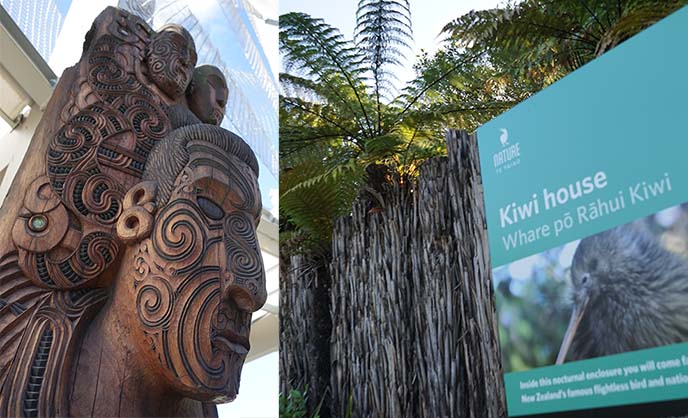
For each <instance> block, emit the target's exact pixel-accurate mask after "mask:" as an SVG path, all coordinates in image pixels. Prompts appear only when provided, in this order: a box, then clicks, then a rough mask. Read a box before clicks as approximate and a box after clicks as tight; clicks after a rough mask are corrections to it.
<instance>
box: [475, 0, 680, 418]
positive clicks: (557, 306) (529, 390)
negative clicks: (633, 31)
mask: <svg viewBox="0 0 688 418" xmlns="http://www.w3.org/2000/svg"><path fill="white" fill-rule="evenodd" d="M687 45H688V7H684V8H683V9H681V10H679V11H678V12H676V13H674V14H672V15H671V16H669V17H667V18H665V19H664V20H662V21H660V22H658V23H657V24H655V25H653V26H652V27H650V28H649V29H647V30H645V31H643V32H641V33H640V34H638V35H636V36H635V37H633V38H631V39H629V40H627V41H626V42H624V43H623V44H621V45H619V46H618V47H616V48H614V49H613V50H611V51H610V52H608V53H606V54H605V55H603V56H601V57H600V58H598V59H596V60H594V61H592V62H591V63H589V64H587V65H585V66H584V67H582V68H580V69H579V70H577V71H575V72H574V73H572V74H570V75H569V76H567V77H565V78H564V79H562V80H560V81H558V82H557V83H555V84H553V85H552V86H550V87H548V88H547V89H545V90H543V91H542V92H540V93H538V94H536V95H534V96H533V97H531V98H529V99H528V100H526V101H524V102H522V103H521V104H519V105H517V106H515V107H514V108H513V109H511V110H509V111H508V112H506V113H504V114H503V115H501V116H499V117H497V118H495V119H493V120H492V121H490V122H488V123H486V124H485V125H484V126H482V127H481V128H480V129H478V143H479V147H480V163H481V169H482V176H483V184H484V191H485V193H484V196H485V207H486V214H487V226H488V236H489V244H490V254H491V259H492V267H493V270H494V281H495V283H494V285H495V294H496V300H497V309H498V316H499V320H500V342H501V345H502V355H503V359H504V364H505V371H506V374H505V385H506V391H507V401H508V409H509V415H510V416H523V415H531V414H542V413H551V412H560V411H571V410H582V409H592V408H603V407H611V406H615V405H625V404H637V403H647V402H660V401H667V400H673V399H680V398H688V344H686V343H682V342H683V341H688V334H687V333H688V323H687V322H683V323H682V325H681V318H683V321H688V314H685V313H684V314H683V316H681V314H680V313H678V310H679V309H683V307H686V308H688V303H686V302H685V301H686V298H688V285H687V286H686V287H685V292H686V293H685V294H683V295H681V294H680V290H679V289H680V288H681V287H676V288H671V290H670V291H669V289H668V288H667V291H661V288H662V287H663V286H664V283H665V282H666V283H667V286H678V285H675V283H677V281H680V280H685V281H686V283H688V268H687V269H686V270H685V271H686V274H685V275H684V276H683V277H684V278H681V271H683V270H682V269H683V268H684V265H683V264H682V263H685V266H688V204H686V203H687V202H688V104H687V101H688V46H687ZM632 251H637V253H632ZM653 257H654V258H653ZM633 260H636V261H637V260H643V261H642V262H640V261H637V262H638V265H637V266H636V265H635V264H634V263H635V262H636V261H633ZM667 260H670V261H667ZM674 263H675V264H674ZM650 266H651V268H650ZM666 266H671V267H666ZM644 269H647V271H644ZM664 269H666V270H667V271H666V272H664ZM669 277H672V278H673V279H669ZM653 292H654V293H653ZM640 293H643V295H641V294H640ZM667 294H669V295H668V296H667ZM643 298H644V299H643ZM662 298H670V299H671V300H670V301H667V300H664V299H662ZM682 301H683V302H682ZM652 304H657V307H652V306H649V305H652ZM640 305H643V306H644V305H648V306H644V307H643V309H646V311H642V310H640V311H642V312H643V315H645V317H648V315H652V314H656V318H658V319H657V321H659V322H658V324H657V325H656V326H655V328H662V329H663V330H662V331H660V330H658V329H655V330H654V331H653V332H655V333H656V334H657V335H650V332H651V331H652V330H648V329H649V327H648V326H647V325H646V324H642V322H643V321H641V320H639V319H638V318H639V317H640V316H639V315H640V314H637V312H636V311H638V309H637V307H638V306H640ZM612 306H613V308H611V307H612ZM661 306H670V307H672V308H674V309H673V310H672V308H667V309H663V308H661ZM650 309H656V312H651V311H649V310H650ZM538 312H540V313H541V314H540V315H538V314H537V313H538ZM648 312H649V314H648ZM577 315H578V316H577ZM653 318H654V316H653ZM681 326H682V327H683V329H682V330H681ZM643 327H644V328H643ZM672 327H673V328H672ZM581 329H583V330H584V331H585V332H583V331H581ZM576 332H577V333H576ZM605 332H606V333H607V334H604V333H605ZM662 332H663V333H664V334H662ZM605 335H606V337H605V338H603V336H605ZM595 338H598V339H600V341H596V340H594V339H595ZM586 339H587V340H586ZM650 341H654V343H650ZM555 363H559V364H558V365H555ZM548 382H549V383H548ZM687 413H688V411H687Z"/></svg>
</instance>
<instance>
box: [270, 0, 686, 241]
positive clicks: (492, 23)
mask: <svg viewBox="0 0 688 418" xmlns="http://www.w3.org/2000/svg"><path fill="white" fill-rule="evenodd" d="M687 3H688V0H595V1H593V0H575V1H574V0H572V1H552V0H523V1H520V2H515V1H512V2H510V3H508V4H506V5H505V6H503V7H498V8H494V9H491V10H482V11H472V12H470V13H467V14H465V15H463V16H460V17H458V18H456V19H454V20H453V21H451V22H449V23H448V24H447V25H446V26H445V28H444V29H443V33H444V34H445V36H446V39H445V40H444V45H443V47H442V48H441V49H440V50H439V51H438V52H437V53H436V54H434V55H432V56H431V55H428V54H426V53H424V54H422V55H421V56H420V57H418V60H417V61H416V63H415V67H414V68H415V71H416V74H417V77H416V79H415V80H413V81H412V82H410V83H409V84H408V85H407V86H405V87H404V88H403V89H402V90H401V91H400V92H399V93H398V94H395V89H394V81H395V79H394V76H393V69H394V67H395V66H397V65H399V64H401V63H402V62H403V60H404V58H405V57H404V53H405V51H407V50H408V45H409V43H410V40H411V33H412V32H411V19H410V11H409V2H408V0H360V1H359V3H358V11H357V15H356V16H357V21H356V30H355V34H356V35H355V40H347V39H345V38H344V37H343V36H342V35H341V33H340V32H339V31H338V30H337V29H336V28H334V27H332V26H330V25H328V24H327V23H325V22H324V21H323V20H322V19H316V18H313V17H311V16H308V15H307V14H303V13H289V14H286V15H283V16H281V17H280V36H279V39H280V53H281V55H282V62H283V65H284V69H285V72H284V73H283V74H281V75H280V81H281V86H282V92H281V93H282V94H281V96H280V164H281V171H280V193H281V195H280V220H281V222H282V225H281V228H280V230H281V231H282V236H281V239H282V244H283V248H284V249H285V254H291V253H293V252H294V251H311V252H312V251H313V250H314V249H316V250H318V251H321V250H322V252H324V253H326V252H327V248H329V242H330V238H331V231H332V227H333V222H334V220H335V219H336V218H338V217H340V216H343V215H346V214H347V213H348V212H349V210H350V207H351V203H352V201H353V199H354V198H355V197H356V196H357V194H358V192H359V190H361V189H362V188H363V186H364V185H365V183H366V181H367V180H366V167H367V166H369V165H370V164H385V165H389V166H391V167H393V168H396V170H397V171H399V172H401V173H403V174H411V175H413V174H414V173H415V172H416V169H417V167H418V165H419V163H420V162H422V161H424V160H425V159H427V158H430V157H433V156H437V155H444V154H445V153H446V148H445V144H444V132H445V130H446V129H447V128H449V127H451V128H457V129H465V130H469V131H472V130H475V129H476V128H477V127H478V126H480V125H481V124H483V123H485V122H487V121H488V120H490V119H492V118H493V117H495V116H497V115H498V114H500V113H502V112H504V111H506V110H508V109H509V108H511V107H512V106H514V105H515V104H517V103H519V102H520V101H522V100H524V99H526V98H527V97H529V96H531V95H532V94H534V93H536V92H538V91H540V90H541V89H542V88H544V87H546V86H547V85H549V84H551V83H552V82H554V81H556V80H558V79H559V78H561V77H563V76H564V75H566V74H568V73H569V72H571V71H573V70H575V69H576V68H579V67H580V66H582V65H584V64H585V63H587V62H589V61H590V60H592V59H594V58H595V57H598V56H600V55H601V54H603V53H605V52H607V51H609V50H610V49H611V48H613V47H614V46H616V45H618V44H619V43H621V42H623V41H624V40H626V39H627V38H629V37H630V36H632V35H634V34H636V33H637V32H639V31H641V30H643V29H645V28H647V27H648V26H650V25H652V24H653V23H655V22H656V21H658V20H660V19H661V18H663V17H665V16H666V15H668V14H670V13H671V12H673V11H675V10H676V9H678V8H679V7H681V6H682V5H685V4H687Z"/></svg>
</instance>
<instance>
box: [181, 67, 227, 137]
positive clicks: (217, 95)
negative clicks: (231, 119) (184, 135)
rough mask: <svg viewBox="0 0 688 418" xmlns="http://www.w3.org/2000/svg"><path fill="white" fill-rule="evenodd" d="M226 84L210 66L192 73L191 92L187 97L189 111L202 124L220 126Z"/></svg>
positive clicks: (223, 109) (224, 105) (225, 96)
mask: <svg viewBox="0 0 688 418" xmlns="http://www.w3.org/2000/svg"><path fill="white" fill-rule="evenodd" d="M227 95H228V89H227V82H226V81H225V79H224V76H223V75H222V73H221V72H220V71H219V70H218V69H216V68H214V67H210V66H202V67H199V68H197V69H196V71H194V76H193V82H192V84H191V92H190V94H189V95H188V96H187V99H188V102H189V109H191V111H192V112H193V113H194V114H195V115H196V116H198V118H199V119H200V120H201V122H203V123H209V124H211V125H220V124H221V123H222V119H223V118H224V117H225V107H226V106H227Z"/></svg>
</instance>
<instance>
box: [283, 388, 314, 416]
mask: <svg viewBox="0 0 688 418" xmlns="http://www.w3.org/2000/svg"><path fill="white" fill-rule="evenodd" d="M307 391H308V388H306V390H304V392H301V391H298V390H292V391H291V392H289V395H287V396H286V397H285V396H282V395H280V397H279V416H280V418H320V412H319V410H320V407H318V408H317V410H316V411H314V412H313V414H309V413H308V407H307V401H308V398H307V395H306V392H307Z"/></svg>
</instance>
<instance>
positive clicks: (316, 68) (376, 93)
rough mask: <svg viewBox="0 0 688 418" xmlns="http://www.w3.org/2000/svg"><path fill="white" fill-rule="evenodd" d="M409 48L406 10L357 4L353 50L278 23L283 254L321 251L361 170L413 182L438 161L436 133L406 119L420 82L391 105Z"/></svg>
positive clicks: (414, 118)
mask: <svg viewBox="0 0 688 418" xmlns="http://www.w3.org/2000/svg"><path fill="white" fill-rule="evenodd" d="M410 39H411V20H410V11H409V4H408V1H407V0H383V1H380V0H361V1H360V2H359V5H358V12H357V24H356V42H354V41H349V40H346V39H344V37H343V36H342V35H341V34H340V33H339V31H338V30H337V29H335V28H333V27H331V26H330V25H328V24H327V23H325V22H324V21H323V20H322V19H316V18H313V17H311V16H308V15H306V14H303V13H289V14H286V15H283V16H281V17H280V52H281V55H282V60H283V63H284V68H285V70H286V72H285V73H283V74H281V75H280V81H281V83H282V94H281V96H280V164H281V168H280V219H281V220H282V225H281V226H282V228H281V231H282V236H281V240H282V248H283V249H285V253H287V254H292V253H294V252H297V251H309V252H312V251H314V250H315V251H319V250H322V251H326V248H328V247H329V242H330V237H331V233H332V227H333V222H334V220H335V219H337V218H338V217H340V216H343V215H346V214H347V213H348V212H349V211H350V208H351V203H352V202H353V200H354V199H355V197H356V196H357V195H358V193H359V191H360V190H361V189H362V188H363V186H364V184H365V182H366V177H365V173H366V170H365V169H366V167H367V166H368V165H370V164H380V163H381V164H387V165H391V166H392V167H394V168H396V169H397V170H398V171H402V172H409V171H410V172H413V171H414V170H415V169H416V168H417V163H418V162H419V161H422V160H424V159H426V158H428V157H431V156H434V155H442V154H444V153H445V152H446V151H445V149H444V146H443V142H444V139H443V130H444V126H442V125H441V124H440V123H438V122H437V119H436V118H435V119H431V118H429V117H424V116H423V115H419V114H418V113H416V112H417V111H418V110H419V106H420V105H421V102H420V101H419V100H418V96H419V95H422V94H424V93H425V91H426V90H427V89H424V84H425V83H426V82H430V81H426V80H425V79H419V80H418V81H417V82H416V86H415V90H411V89H407V90H404V92H403V93H402V94H401V95H399V96H398V97H396V98H394V99H392V98H391V96H392V95H393V93H394V77H393V75H392V68H393V67H394V66H395V65H399V64H401V63H402V60H403V59H404V50H406V49H407V48H408V44H409V42H410Z"/></svg>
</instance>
